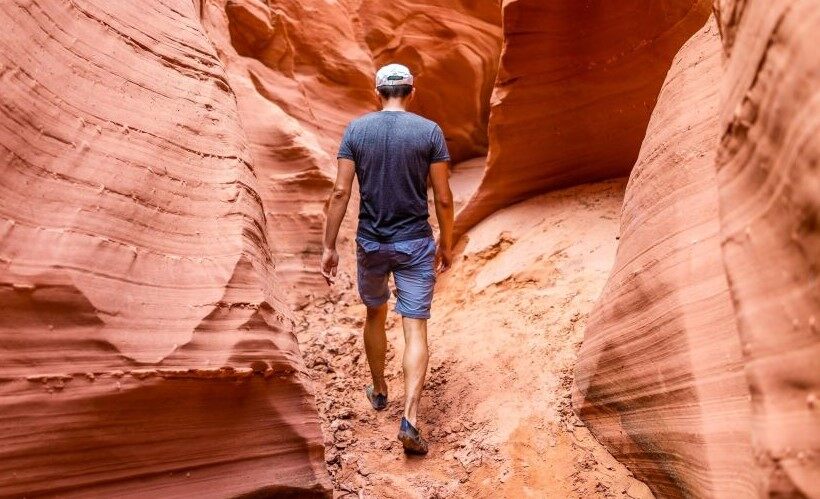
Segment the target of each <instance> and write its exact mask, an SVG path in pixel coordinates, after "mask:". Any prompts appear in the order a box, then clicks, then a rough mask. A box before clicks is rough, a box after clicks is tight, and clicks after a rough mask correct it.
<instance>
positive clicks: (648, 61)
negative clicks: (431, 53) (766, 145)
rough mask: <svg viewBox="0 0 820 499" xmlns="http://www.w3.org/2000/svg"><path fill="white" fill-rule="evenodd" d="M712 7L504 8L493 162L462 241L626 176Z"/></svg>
mask: <svg viewBox="0 0 820 499" xmlns="http://www.w3.org/2000/svg"><path fill="white" fill-rule="evenodd" d="M710 6H711V2H709V1H708V0H672V1H664V2H645V1H641V0H629V1H620V2H605V1H592V2H578V1H575V0H562V1H552V2H542V1H538V0H517V1H505V2H504V3H503V18H504V26H503V32H504V45H503V50H502V55H501V61H500V63H499V73H498V79H497V81H496V85H495V89H494V91H493V98H492V103H491V112H490V124H489V140H490V154H489V159H488V162H487V169H486V171H485V173H484V178H483V179H482V182H481V185H480V186H479V188H478V190H477V191H476V193H475V195H474V196H473V198H472V199H471V200H470V202H469V203H467V205H466V206H465V207H464V209H463V210H462V211H461V212H460V213H459V215H458V219H457V222H456V232H457V233H458V234H462V233H463V232H464V231H465V230H466V229H467V228H469V227H471V226H473V225H475V224H476V223H477V222H478V221H480V220H481V219H483V218H484V217H486V216H487V215H488V214H490V213H493V212H494V211H495V210H497V209H499V208H501V207H503V206H507V205H510V204H513V203H516V202H518V201H521V200H523V199H526V198H528V197H530V196H533V195H535V194H539V193H542V192H545V191H548V190H551V189H556V188H559V187H566V186H569V185H574V184H580V183H584V182H594V181H597V180H602V179H607V178H614V177H620V176H624V175H626V174H628V173H629V171H630V169H631V168H632V165H633V164H634V163H635V160H636V158H637V157H638V150H639V149H640V146H641V141H642V140H643V137H644V134H645V132H646V125H647V123H648V121H649V116H650V114H651V113H652V109H653V108H654V106H655V101H656V98H657V96H658V91H659V90H660V87H661V84H662V83H663V81H664V77H665V76H666V72H667V71H668V70H669V67H670V64H671V62H672V59H673V57H674V56H675V53H676V52H677V51H678V49H680V47H681V45H682V44H683V43H684V42H685V41H686V40H687V39H688V38H689V37H690V36H691V35H692V34H693V33H694V32H695V31H697V30H698V29H699V28H700V27H701V26H702V25H703V23H704V22H705V21H706V18H707V17H708V15H709V9H710Z"/></svg>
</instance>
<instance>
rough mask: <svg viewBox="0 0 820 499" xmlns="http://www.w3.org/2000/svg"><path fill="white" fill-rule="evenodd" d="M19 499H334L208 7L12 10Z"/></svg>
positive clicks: (10, 395) (10, 349)
mask: <svg viewBox="0 0 820 499" xmlns="http://www.w3.org/2000/svg"><path fill="white" fill-rule="evenodd" d="M0 20H2V25H3V26H4V30H3V32H2V33H0V79H2V88H3V91H2V93H0V164H2V165H3V175H2V176H1V177H0V303H2V304H3V305H2V313H0V391H1V392H2V396H0V400H2V402H0V405H2V409H0V441H2V445H0V495H4V496H6V495H8V496H23V495H32V494H48V495H53V494H59V495H61V496H73V495H83V496H88V495H113V494H114V493H115V492H116V495H117V496H120V497H121V496H145V495H146V494H147V495H159V496H163V497H175V496H188V497H190V496H191V495H199V494H204V493H208V494H218V495H223V496H227V495H241V494H249V493H277V492H283V493H284V492H295V491H299V493H300V494H303V495H306V496H311V495H325V494H327V493H328V491H329V480H328V478H327V474H326V470H325V468H324V462H323V459H322V455H323V450H322V439H321V433H320V429H319V425H318V418H317V414H316V410H315V407H314V403H313V397H312V394H311V392H310V391H309V389H308V387H307V377H306V375H305V371H304V367H303V362H302V360H301V358H300V355H299V350H298V346H297V343H296V340H295V337H294V335H293V334H292V332H291V321H290V319H289V318H288V316H287V312H286V308H285V307H284V306H283V305H282V304H281V303H280V300H279V294H278V291H277V290H276V289H275V282H274V279H273V269H274V265H273V260H272V257H271V250H270V247H269V243H268V234H267V231H266V230H265V223H266V222H265V214H264V211H263V205H262V203H261V197H260V194H259V192H260V187H259V183H258V180H257V177H256V175H255V173H254V169H253V166H252V162H251V158H252V155H251V151H250V150H249V147H248V141H247V138H246V135H245V132H244V131H243V128H242V122H241V118H240V113H239V110H238V109H237V105H236V98H235V95H234V92H233V90H232V86H231V82H230V81H229V79H228V77H227V76H226V73H225V71H224V68H223V65H222V63H221V62H220V59H219V58H218V57H217V53H216V51H215V50H214V47H213V45H212V44H211V42H210V41H209V39H208V38H207V37H206V36H205V33H204V31H203V30H202V27H201V25H200V22H199V19H198V12H197V11H196V10H195V8H194V5H193V3H192V2H190V1H184V0H179V1H174V0H165V1H162V2H155V3H152V6H151V8H148V9H146V8H145V7H144V6H141V5H140V4H137V3H134V4H132V3H128V2H115V3H112V2H103V1H93V0H85V1H74V2H61V1H56V0H44V1H19V2H5V3H3V4H2V6H0Z"/></svg>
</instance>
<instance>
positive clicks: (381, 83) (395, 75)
mask: <svg viewBox="0 0 820 499" xmlns="http://www.w3.org/2000/svg"><path fill="white" fill-rule="evenodd" d="M394 85H413V74H412V73H410V70H409V69H407V66H402V65H401V64H388V65H387V66H382V68H381V69H379V70H378V71H376V86H377V87H386V86H394Z"/></svg>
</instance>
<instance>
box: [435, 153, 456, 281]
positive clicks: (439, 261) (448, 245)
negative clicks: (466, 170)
mask: <svg viewBox="0 0 820 499" xmlns="http://www.w3.org/2000/svg"><path fill="white" fill-rule="evenodd" d="M449 177H450V168H449V162H448V161H439V162H436V163H433V164H431V165H430V181H431V183H432V184H433V196H434V198H435V204H436V218H437V219H438V227H439V233H440V235H439V239H438V249H437V250H436V269H437V270H438V271H440V272H443V271H445V270H447V269H448V268H449V267H450V265H451V264H452V262H453V217H454V213H455V209H454V208H453V193H452V192H451V191H450V179H449Z"/></svg>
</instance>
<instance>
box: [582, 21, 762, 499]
mask: <svg viewBox="0 0 820 499" xmlns="http://www.w3.org/2000/svg"><path fill="white" fill-rule="evenodd" d="M720 78H721V44H720V37H719V35H718V29H717V25H716V23H715V22H714V19H712V20H710V21H709V22H708V23H707V24H706V26H704V28H703V29H701V30H700V31H699V32H698V33H697V34H696V35H695V36H693V37H692V38H691V39H690V40H689V41H688V42H687V43H686V44H685V45H684V47H683V48H682V49H681V51H680V52H679V54H678V55H677V57H676V58H675V61H674V62H673V64H672V68H671V69H670V71H669V74H668V75H667V78H666V81H665V82H664V85H663V88H662V90H661V92H660V95H659V97H658V105H657V107H656V109H655V111H654V113H653V114H652V118H651V119H650V121H649V126H648V127H647V133H646V138H645V139H644V142H643V145H642V146H641V152H640V155H639V157H638V161H637V162H636V164H635V167H634V169H633V171H632V174H631V176H630V179H629V184H628V185H627V190H626V196H625V199H624V205H623V209H622V213H621V230H620V245H619V246H618V253H617V257H616V261H615V266H614V268H613V270H612V274H611V275H610V278H609V281H608V282H607V285H606V287H605V289H604V291H603V293H602V295H601V298H600V300H599V303H598V306H597V307H596V308H595V309H594V311H593V313H592V314H591V317H590V322H589V325H588V328H587V334H586V337H585V339H584V344H583V347H582V349H581V353H580V356H579V361H578V363H577V365H576V378H575V381H576V392H575V401H574V402H575V406H576V408H577V409H578V412H579V415H580V416H581V417H582V418H583V419H584V420H585V421H586V422H587V424H588V425H589V426H590V427H591V428H592V430H593V432H594V434H595V435H596V436H597V437H598V438H599V440H601V441H602V442H604V443H605V444H606V445H607V446H608V447H609V448H610V449H611V450H613V451H614V454H615V456H616V457H617V458H618V459H619V460H621V461H623V462H625V463H627V465H628V466H630V468H631V469H633V471H636V472H637V474H638V476H639V477H640V478H641V479H643V480H644V481H645V482H646V483H648V484H650V486H651V487H652V489H653V490H654V491H655V493H656V495H658V496H659V497H676V496H680V495H684V496H694V497H727V498H728V497H749V496H751V495H754V494H753V492H754V486H753V483H752V482H751V478H750V475H749V472H748V470H749V469H750V468H751V467H752V459H751V441H750V438H749V429H750V414H751V410H750V406H749V389H748V387H747V384H746V380H745V376H744V372H743V364H742V356H743V355H742V352H741V342H740V339H739V337H738V332H737V328H736V326H735V312H734V307H733V305H732V300H731V296H730V293H729V285H728V282H727V279H726V274H725V271H724V267H723V258H722V256H721V250H720V242H721V238H720V221H719V218H718V213H719V206H718V189H717V172H716V167H715V151H716V148H717V144H718V132H719V129H718V117H717V113H718V107H719V91H720V90H719V87H720Z"/></svg>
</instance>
